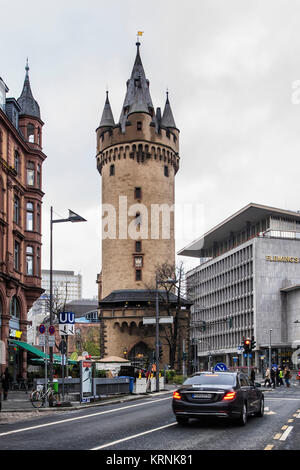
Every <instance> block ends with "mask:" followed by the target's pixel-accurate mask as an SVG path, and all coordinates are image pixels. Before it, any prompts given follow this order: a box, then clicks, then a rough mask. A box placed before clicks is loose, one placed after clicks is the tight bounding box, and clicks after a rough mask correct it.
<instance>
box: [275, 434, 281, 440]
mask: <svg viewBox="0 0 300 470" xmlns="http://www.w3.org/2000/svg"><path fill="white" fill-rule="evenodd" d="M281 435H282V434H281V433H278V434H275V436H274V437H273V439H280V438H281Z"/></svg>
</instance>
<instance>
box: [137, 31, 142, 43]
mask: <svg viewBox="0 0 300 470" xmlns="http://www.w3.org/2000/svg"><path fill="white" fill-rule="evenodd" d="M143 33H144V31H138V32H137V36H136V41H137V42H140V41H139V36H143Z"/></svg>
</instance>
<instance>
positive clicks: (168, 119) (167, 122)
mask: <svg viewBox="0 0 300 470" xmlns="http://www.w3.org/2000/svg"><path fill="white" fill-rule="evenodd" d="M161 125H162V126H163V127H169V128H171V129H177V127H176V124H175V120H174V117H173V113H172V109H171V105H170V101H169V92H168V91H167V100H166V104H165V109H164V112H163V116H162V119H161Z"/></svg>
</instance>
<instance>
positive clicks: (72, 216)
mask: <svg viewBox="0 0 300 470" xmlns="http://www.w3.org/2000/svg"><path fill="white" fill-rule="evenodd" d="M61 222H86V219H84V218H83V217H81V216H80V215H78V214H76V213H75V212H73V211H71V210H70V209H69V217H68V218H67V219H53V207H52V206H51V209H50V325H53V323H54V318H53V224H57V223H61ZM49 359H50V361H49V379H50V383H52V382H53V347H50V348H49ZM46 360H47V359H46ZM46 385H47V384H46Z"/></svg>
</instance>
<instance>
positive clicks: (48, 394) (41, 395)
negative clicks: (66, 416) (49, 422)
mask: <svg viewBox="0 0 300 470" xmlns="http://www.w3.org/2000/svg"><path fill="white" fill-rule="evenodd" d="M46 398H47V401H48V403H49V406H55V405H56V404H57V403H58V402H59V401H60V394H59V393H57V392H54V390H53V389H52V388H51V386H49V387H48V388H47V390H46V389H45V385H43V388H42V390H34V391H33V392H32V393H31V394H30V401H31V404H32V406H33V407H34V408H41V407H42V406H45V403H46Z"/></svg>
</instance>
